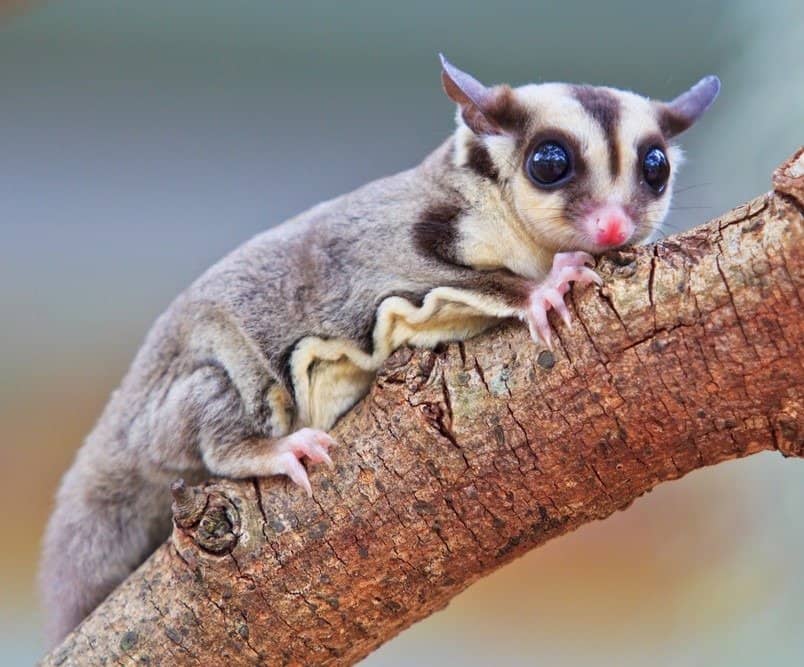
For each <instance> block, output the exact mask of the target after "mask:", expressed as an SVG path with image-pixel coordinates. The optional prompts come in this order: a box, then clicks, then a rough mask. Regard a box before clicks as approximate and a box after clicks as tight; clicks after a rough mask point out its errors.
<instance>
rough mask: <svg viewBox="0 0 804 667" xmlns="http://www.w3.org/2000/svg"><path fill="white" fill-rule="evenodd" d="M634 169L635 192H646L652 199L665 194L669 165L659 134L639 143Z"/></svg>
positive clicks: (663, 143) (662, 140)
mask: <svg viewBox="0 0 804 667" xmlns="http://www.w3.org/2000/svg"><path fill="white" fill-rule="evenodd" d="M635 169H636V182H637V183H638V184H639V187H638V188H637V190H641V191H647V192H648V193H649V194H650V195H651V197H652V198H653V199H655V198H656V197H657V196H661V195H662V194H663V193H664V192H665V190H666V186H667V182H668V181H669V179H670V170H671V165H670V159H669V158H668V157H667V145H666V144H665V141H664V138H663V137H662V136H661V135H660V134H651V135H649V136H647V137H645V138H644V139H642V141H640V142H639V145H638V147H637V160H636V165H635Z"/></svg>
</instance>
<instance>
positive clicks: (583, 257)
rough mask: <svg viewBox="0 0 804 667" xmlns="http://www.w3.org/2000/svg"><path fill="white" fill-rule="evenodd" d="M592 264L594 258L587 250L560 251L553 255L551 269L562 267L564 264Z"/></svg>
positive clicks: (593, 263)
mask: <svg viewBox="0 0 804 667" xmlns="http://www.w3.org/2000/svg"><path fill="white" fill-rule="evenodd" d="M584 265H587V266H594V265H595V258H594V257H592V255H590V254H589V253H588V252H584V251H583V250H578V251H576V252H560V253H557V254H556V255H555V256H554V257H553V270H557V269H563V268H564V267H565V266H573V267H576V266H584Z"/></svg>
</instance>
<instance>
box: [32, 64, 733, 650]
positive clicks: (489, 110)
mask: <svg viewBox="0 0 804 667" xmlns="http://www.w3.org/2000/svg"><path fill="white" fill-rule="evenodd" d="M441 66H442V67H441V79H442V83H443V87H444V90H445V92H446V94H447V95H448V96H449V98H450V99H451V100H452V101H453V102H455V103H456V104H457V105H458V109H457V128H456V130H455V132H454V134H453V135H452V136H451V137H450V138H449V139H447V141H446V142H444V143H443V144H442V145H441V146H440V147H439V148H437V149H436V150H435V151H434V152H433V153H432V154H430V155H429V156H428V157H426V158H425V160H424V161H423V162H422V163H421V164H420V165H418V166H416V167H414V168H413V169H410V170H408V171H404V172H402V173H399V174H396V175H394V176H390V177H388V178H383V179H381V180H377V181H374V182H372V183H369V184H368V185H365V186H363V187H361V188H359V189H358V190H355V191H354V192H351V193H349V194H346V195H343V196H341V197H338V198H336V199H333V200H331V201H327V202H324V203H322V204H319V205H317V206H315V207H313V208H312V209H310V210H309V211H306V212H305V213H302V214H301V215H299V216H297V217H295V218H293V219H291V220H288V221H287V222H285V223H283V224H281V225H279V226H276V227H273V228H271V229H269V230H268V231H265V232H263V233H261V234H259V235H257V236H256V237H254V238H253V239H251V240H250V241H248V242H247V243H245V244H244V245H242V246H240V247H239V248H237V249H236V250H234V251H233V252H232V253H231V254H229V255H228V256H227V257H225V258H224V259H222V260H221V261H219V262H218V263H217V264H215V265H214V266H213V267H212V268H210V269H209V270H208V271H206V273H204V274H203V275H202V276H201V277H200V278H198V279H197V280H196V281H195V282H194V283H193V284H192V285H191V286H190V287H189V288H188V289H187V290H186V291H185V292H183V293H182V294H180V295H179V296H178V297H177V298H176V300H175V301H174V302H173V303H172V304H171V305H170V307H169V308H168V309H167V311H166V312H165V313H164V314H163V315H161V316H160V317H159V318H158V319H157V321H156V323H155V324H154V325H153V328H152V329H151V331H150V332H149V333H148V335H147V337H146V339H145V342H144V344H143V346H142V348H141V349H140V350H139V352H138V354H137V355H136V357H135V359H134V362H133V364H132V366H131V368H130V370H129V371H128V373H127V374H126V376H125V378H124V379H123V381H122V383H121V385H120V387H119V388H118V389H117V390H116V391H115V392H114V393H113V394H112V396H111V399H110V401H109V403H108V405H107V406H106V408H105V410H104V411H103V413H102V415H101V417H100V419H99V421H98V423H97V425H96V426H95V428H94V430H93V431H92V432H91V433H90V435H89V436H88V437H87V439H86V441H85V443H84V445H83V447H81V449H80V450H79V451H78V454H77V456H76V459H75V462H74V463H73V465H72V467H71V468H70V469H69V470H68V472H67V473H66V474H65V476H64V478H63V480H62V482H61V486H60V488H59V490H58V493H57V498H56V505H55V509H54V511H53V514H52V516H51V518H50V521H49V523H48V526H47V529H46V533H45V537H44V549H43V557H42V564H41V577H40V580H41V589H42V594H43V603H44V610H45V615H46V618H47V622H46V626H47V627H46V638H47V642H48V645H49V646H53V645H55V644H56V643H58V642H59V641H60V640H61V639H62V638H63V637H64V636H65V635H66V634H67V633H68V632H69V631H70V630H72V629H73V628H74V627H75V626H76V625H77V624H78V623H79V622H80V621H81V620H82V619H83V618H84V617H85V616H87V615H88V614H89V613H90V612H91V611H92V610H93V609H94V608H95V607H96V606H97V605H98V604H99V603H100V602H101V601H102V600H103V598H105V597H106V596H107V595H108V594H109V593H110V592H111V591H112V589H114V588H115V587H116V586H117V585H118V584H119V583H120V582H122V581H123V579H125V578H126V576H127V575H128V574H129V573H130V572H132V571H133V570H134V569H135V568H136V567H137V566H138V565H139V564H140V563H141V562H142V561H143V560H145V558H146V557H147V556H148V555H149V554H150V553H151V552H152V551H153V550H154V549H155V548H156V547H157V546H158V545H159V544H160V543H161V542H163V541H164V540H165V539H166V538H167V536H168V535H169V533H170V523H171V520H170V494H169V492H168V489H169V485H170V483H171V482H172V481H173V480H175V479H176V478H177V477H179V476H181V477H184V478H185V479H187V480H188V481H192V482H200V481H201V480H203V479H205V478H208V477H210V476H222V477H230V478H247V477H265V476H270V475H286V476H288V477H289V478H290V479H291V480H292V481H293V482H295V483H296V484H298V485H299V486H300V487H302V488H303V489H304V490H305V491H306V492H307V494H310V495H312V488H311V485H310V482H309V480H308V477H307V472H306V469H305V466H304V465H303V464H302V462H301V460H302V459H307V461H308V462H310V463H319V462H325V463H329V464H331V460H330V457H329V453H328V450H329V448H330V447H331V446H332V445H333V444H334V442H333V440H332V439H331V438H330V436H329V435H328V434H327V430H328V429H330V428H331V427H332V426H333V424H334V423H335V421H336V420H337V419H338V417H340V416H341V415H342V414H344V413H345V412H346V411H348V410H349V409H350V408H351V407H352V406H353V405H354V404H355V403H356V402H357V401H358V400H359V399H360V398H361V397H362V396H363V395H364V394H365V393H366V392H367V390H368V388H369V386H370V384H371V382H372V380H373V378H374V376H375V374H376V372H377V370H378V369H379V367H380V365H381V364H382V363H383V361H384V360H385V359H386V358H387V357H388V356H389V355H390V354H391V352H393V350H395V349H396V348H398V347H400V346H403V345H412V346H419V347H432V346H434V345H436V344H438V343H440V342H443V341H454V340H463V339H466V338H468V337H471V336H474V335H476V334H478V333H480V332H481V331H483V330H484V329H487V328H488V327H489V326H490V325H492V324H494V323H495V322H499V321H500V320H501V319H506V318H515V319H519V320H521V321H523V322H525V323H527V325H528V327H529V329H530V333H531V336H532V337H533V338H534V340H535V341H536V342H539V343H542V344H546V345H548V346H549V345H550V344H551V330H550V325H549V323H548V319H547V313H548V311H549V310H551V309H552V310H555V311H556V313H557V314H558V315H559V316H560V318H561V319H562V320H563V321H564V322H565V323H567V324H568V323H569V318H570V315H569V312H568V310H567V307H566V305H565V304H564V294H565V293H566V292H567V290H568V289H569V287H570V284H571V283H572V282H577V283H597V284H599V283H600V278H599V276H598V275H597V274H596V273H595V272H594V270H593V269H592V268H591V267H593V266H594V260H593V258H592V254H596V253H600V252H603V251H605V250H608V249H611V248H616V247H618V246H621V245H624V244H635V243H640V242H644V241H645V240H647V239H649V238H650V237H651V236H652V235H653V234H654V233H655V232H656V231H657V230H658V229H659V227H660V225H661V223H662V221H663V220H664V218H665V216H666V215H667V211H668V208H669V205H670V198H671V194H672V190H673V180H674V177H675V171H676V169H677V167H678V166H679V164H680V162H681V152H680V150H679V149H678V147H676V146H675V145H673V143H672V140H673V139H674V137H675V136H676V135H678V134H679V133H681V132H683V131H684V130H686V129H687V128H689V127H690V126H691V125H692V124H693V123H694V122H695V121H696V120H697V119H698V117H699V116H700V115H701V114H702V113H703V112H704V111H705V110H706V109H707V108H708V107H709V106H710V105H711V104H712V102H713V101H714V99H715V97H716V96H717V93H718V91H719V89H720V82H719V80H718V79H717V77H714V76H709V77H705V78H703V79H701V81H699V82H698V83H697V84H695V85H694V86H693V87H692V88H690V89H689V90H688V91H686V92H684V93H683V94H681V95H680V96H678V97H677V98H675V99H674V100H672V101H670V102H658V101H652V100H650V99H647V98H645V97H642V96H639V95H636V94H634V93H631V92H626V91H622V90H617V89H614V88H606V87H595V86H587V85H570V84H564V83H546V84H538V85H537V84H531V85H525V86H521V87H517V88H512V87H510V86H508V85H497V86H493V87H486V86H484V85H483V84H482V83H480V82H479V81H478V80H476V79H475V78H473V77H472V76H470V75H469V74H467V73H465V72H462V71H460V70H459V69H457V68H456V67H454V66H453V65H451V64H450V63H449V62H447V60H446V59H445V58H444V57H443V56H442V57H441Z"/></svg>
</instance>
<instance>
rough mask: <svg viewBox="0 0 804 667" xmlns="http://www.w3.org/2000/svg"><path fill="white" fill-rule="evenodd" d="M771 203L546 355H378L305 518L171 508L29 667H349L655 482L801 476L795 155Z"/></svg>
mask: <svg viewBox="0 0 804 667" xmlns="http://www.w3.org/2000/svg"><path fill="white" fill-rule="evenodd" d="M774 188H775V190H774V192H771V193H769V194H767V195H763V196H761V197H758V198H757V199H754V200H753V201H751V202H749V203H747V204H745V205H743V206H740V207H738V208H737V209H735V210H733V211H731V212H730V213H728V214H726V215H725V216H723V217H720V218H718V219H716V220H713V221H711V222H710V223H708V224H706V225H703V226H701V227H698V228H696V229H693V230H691V231H689V232H687V233H684V234H681V235H678V236H675V237H672V238H668V239H665V240H663V241H661V242H659V243H657V244H655V245H652V246H647V247H641V248H636V249H633V250H627V251H621V252H618V253H615V254H613V255H611V256H609V257H607V258H605V259H602V260H601V261H600V262H599V264H598V270H599V272H600V273H601V275H602V276H603V278H604V280H605V285H604V287H603V288H601V289H598V288H592V287H589V288H585V289H578V288H576V289H575V290H574V292H573V294H572V295H571V297H568V301H569V302H570V307H571V308H572V309H573V310H574V311H575V325H574V326H573V327H572V329H570V330H568V329H567V328H566V327H563V326H560V325H559V326H557V333H558V337H559V340H558V342H557V348H556V351H555V353H553V354H551V353H550V352H547V351H540V350H539V349H538V348H537V347H536V346H534V345H533V344H532V343H531V342H530V340H529V339H528V337H527V333H526V332H525V330H524V329H523V327H522V326H519V325H510V326H506V327H501V328H500V329H498V330H495V331H494V332H492V333H491V334H488V335H486V336H483V337H481V338H478V339H475V340H472V341H469V342H467V343H464V344H461V343H454V344H450V345H447V346H445V347H444V348H443V349H440V350H437V351H425V350H418V351H410V350H401V351H399V352H397V353H396V354H395V355H394V356H393V357H392V358H391V359H390V360H389V361H388V363H387V364H386V366H385V367H384V369H383V370H382V371H381V373H380V375H379V377H378V379H377V382H376V383H375V386H374V387H373V389H372V390H371V393H370V394H369V396H368V397H367V398H366V399H365V400H363V401H362V402H361V403H360V404H359V405H358V406H357V407H356V408H355V409H354V410H352V411H351V412H350V413H349V414H348V415H347V416H345V417H344V418H343V419H342V420H341V421H340V423H339V424H338V425H337V426H336V428H335V429H334V432H333V434H334V436H335V438H336V439H337V440H338V441H339V442H340V443H341V446H340V447H339V448H338V449H336V450H335V451H334V458H335V462H336V468H335V470H334V471H318V470H316V471H315V472H314V473H313V475H312V483H313V488H314V489H315V492H316V495H315V498H314V499H308V498H307V497H306V496H305V495H304V493H303V492H301V491H300V490H299V489H298V488H295V487H292V486H291V485H289V484H288V483H287V482H285V481H283V480H279V479H267V480H260V481H247V482H233V481H226V480H223V481H214V482H210V483H208V484H206V485H204V486H203V487H201V488H199V489H186V488H184V487H183V486H180V485H179V486H176V487H175V488H174V497H175V498H176V502H175V503H174V517H175V522H176V527H175V529H174V532H173V537H172V540H171V541H169V542H168V543H167V544H165V545H164V546H162V547H161V548H160V549H159V550H158V551H157V552H156V553H155V554H154V555H153V556H152V557H151V558H150V559H149V560H148V561H147V562H146V563H145V564H144V565H143V566H142V567H141V568H140V569H139V570H138V571H137V572H136V573H134V574H133V575H132V576H131V577H130V578H129V579H128V580H127V581H126V582H125V583H124V584H123V585H122V586H121V587H120V588H119V589H117V591H115V592H114V593H113V594H112V595H111V596H110V597H109V598H108V599H107V600H106V601H105V602H104V603H103V604H102V605H101V606H100V607H99V608H98V609H97V610H96V611H95V612H94V613H93V614H92V616H91V617H90V618H89V619H87V620H86V621H85V622H84V623H83V624H82V625H81V626H80V627H79V628H78V629H77V630H76V631H75V632H74V633H73V634H71V635H70V636H69V637H68V638H67V639H66V640H65V642H64V643H63V644H62V646H61V647H59V648H58V649H56V651H54V652H53V653H52V654H51V655H50V656H49V657H47V658H46V659H45V661H44V664H45V665H78V664H88V663H91V664H106V663H108V662H113V661H116V662H118V663H120V664H152V665H156V664H196V663H197V664H202V665H207V664H227V665H253V664H270V665H274V664H293V663H304V664H332V665H342V664H349V663H352V662H355V661H356V660H358V659H360V658H361V657H363V656H365V655H367V654H368V653H369V652H370V651H372V650H373V649H375V648H377V647H378V646H379V645H380V644H382V643H383V642H385V641H387V640H389V639H390V638H391V637H393V636H394V635H396V634H397V633H398V632H400V631H401V630H403V629H404V628H406V627H408V626H409V625H411V624H412V623H414V622H415V621H417V620H419V619H421V618H424V617H425V616H427V615H429V614H430V613H432V612H433V611H435V610H437V609H440V608H441V607H443V606H445V605H446V604H447V602H448V601H449V600H450V599H451V598H452V597H453V596H455V595H456V594H457V593H459V592H460V591H462V590H463V589H464V588H466V587H467V586H469V585H470V584H471V583H472V582H474V581H476V580H477V579H478V578H479V577H482V576H484V575H486V574H488V573H489V572H491V571H493V570H495V569H496V568H498V567H500V566H501V565H503V564H505V563H507V562H509V561H510V560H512V559H513V558H515V557H517V556H520V555H522V554H523V553H524V552H526V551H527V550H529V549H532V548H533V547H536V546H538V545H540V544H542V543H544V542H545V541H546V540H548V539H550V538H553V537H555V536H557V535H561V534H562V533H566V532H568V531H570V530H573V529H575V528H577V527H578V526H580V525H582V524H584V523H586V522H588V521H592V520H594V519H602V518H605V517H607V516H609V515H610V514H611V513H612V512H614V511H615V510H618V509H623V508H625V507H627V506H628V505H629V504H630V503H631V502H633V500H634V499H636V498H638V497H639V496H641V495H642V494H643V493H645V492H646V491H648V490H650V489H651V488H653V487H654V486H656V485H657V484H659V483H660V482H664V481H667V480H672V479H677V478H679V477H681V476H682V475H684V474H686V473H688V472H689V471H691V470H695V469H697V468H701V467H703V466H707V465H712V464H715V463H719V462H721V461H726V460H730V459H735V458H739V457H743V456H747V455H749V454H754V453H756V452H759V451H763V450H778V451H780V452H781V453H782V454H784V455H785V456H798V457H801V456H804V428H803V426H804V417H803V416H804V398H802V384H803V383H804V359H803V355H802V346H803V345H804V343H802V341H804V326H803V325H802V291H803V289H804V280H803V279H802V278H803V275H802V274H804V266H803V262H802V245H803V242H804V234H802V227H803V225H804V218H803V217H802V207H804V151H802V150H799V152H798V154H797V155H796V156H795V157H794V158H792V159H791V160H790V161H788V163H787V164H786V165H784V166H783V167H782V168H780V169H779V170H778V171H777V173H776V174H775V176H774Z"/></svg>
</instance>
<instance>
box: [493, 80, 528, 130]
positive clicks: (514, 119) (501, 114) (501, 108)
mask: <svg viewBox="0 0 804 667" xmlns="http://www.w3.org/2000/svg"><path fill="white" fill-rule="evenodd" d="M493 90H494V95H493V96H492V101H491V103H490V104H489V105H488V107H485V108H484V109H483V114H484V115H485V116H487V117H488V118H489V119H491V121H492V122H494V123H495V124H496V125H497V126H498V127H500V129H503V130H505V131H506V132H510V133H511V134H513V135H515V136H518V137H522V136H524V134H525V132H526V131H527V129H528V125H529V124H530V118H531V114H530V113H529V112H528V110H527V108H526V107H525V106H524V105H523V104H522V103H521V102H520V101H519V100H518V99H517V98H516V93H514V91H513V89H512V88H511V87H510V86H497V87H496V88H494V89H493Z"/></svg>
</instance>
